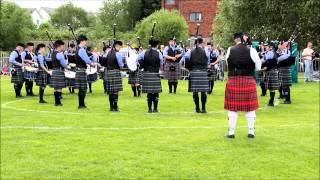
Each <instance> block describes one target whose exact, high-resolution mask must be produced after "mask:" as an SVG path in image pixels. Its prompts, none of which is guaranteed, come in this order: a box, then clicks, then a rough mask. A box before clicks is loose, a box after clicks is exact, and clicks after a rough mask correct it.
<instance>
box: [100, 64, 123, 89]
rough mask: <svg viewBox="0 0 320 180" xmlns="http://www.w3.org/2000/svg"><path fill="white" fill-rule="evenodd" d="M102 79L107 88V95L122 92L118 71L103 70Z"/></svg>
mask: <svg viewBox="0 0 320 180" xmlns="http://www.w3.org/2000/svg"><path fill="white" fill-rule="evenodd" d="M104 78H105V82H106V86H107V94H113V93H117V92H119V91H122V90H123V87H122V78H121V73H120V70H118V69H114V70H109V69H108V70H105V77H104Z"/></svg>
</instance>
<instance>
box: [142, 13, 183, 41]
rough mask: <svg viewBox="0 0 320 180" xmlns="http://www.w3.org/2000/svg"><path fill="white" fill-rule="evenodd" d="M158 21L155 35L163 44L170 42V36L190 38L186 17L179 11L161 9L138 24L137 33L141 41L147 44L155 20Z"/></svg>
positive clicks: (179, 38)
mask: <svg viewBox="0 0 320 180" xmlns="http://www.w3.org/2000/svg"><path fill="white" fill-rule="evenodd" d="M155 21H156V22H157V24H156V29H155V32H154V37H155V38H156V39H158V40H159V41H160V43H162V44H166V43H167V42H168V38H169V37H174V36H175V37H176V39H177V40H186V39H187V38H188V25H187V22H186V21H185V19H184V17H183V16H181V15H180V14H179V12H178V11H176V10H174V11H167V10H163V9H162V10H159V11H156V12H154V13H153V14H151V15H150V16H148V17H147V18H145V19H143V20H142V21H141V23H140V24H138V25H137V26H136V30H137V35H138V36H140V38H141V42H142V43H143V44H144V45H146V44H147V42H148V40H149V38H150V36H151V30H152V26H153V23H154V22H155Z"/></svg>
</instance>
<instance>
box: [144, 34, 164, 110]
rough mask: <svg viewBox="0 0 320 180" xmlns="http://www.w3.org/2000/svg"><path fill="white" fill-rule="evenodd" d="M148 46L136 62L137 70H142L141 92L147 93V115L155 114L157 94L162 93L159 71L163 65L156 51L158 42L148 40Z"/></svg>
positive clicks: (158, 52) (159, 53)
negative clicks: (137, 64) (137, 63)
mask: <svg viewBox="0 0 320 180" xmlns="http://www.w3.org/2000/svg"><path fill="white" fill-rule="evenodd" d="M149 45H150V48H149V49H147V50H146V51H144V52H141V53H140V54H139V56H138V62H139V64H140V66H139V68H140V69H143V76H142V92H143V93H147V102H148V113H157V112H159V110H158V103H159V93H161V92H162V87H161V79H160V74H159V70H160V66H161V65H162V64H163V56H162V54H161V52H160V51H159V50H158V49H157V46H158V45H159V41H158V40H156V39H150V40H149ZM152 104H153V109H152Z"/></svg>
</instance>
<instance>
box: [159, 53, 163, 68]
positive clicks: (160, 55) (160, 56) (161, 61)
mask: <svg viewBox="0 0 320 180" xmlns="http://www.w3.org/2000/svg"><path fill="white" fill-rule="evenodd" d="M158 53H159V59H160V64H161V65H162V64H163V56H162V54H161V52H160V51H158Z"/></svg>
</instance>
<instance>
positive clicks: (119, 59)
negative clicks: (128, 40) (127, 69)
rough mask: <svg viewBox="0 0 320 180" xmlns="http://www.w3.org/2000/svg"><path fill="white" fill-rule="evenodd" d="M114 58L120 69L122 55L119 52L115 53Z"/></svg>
mask: <svg viewBox="0 0 320 180" xmlns="http://www.w3.org/2000/svg"><path fill="white" fill-rule="evenodd" d="M116 58H117V62H118V65H119V67H121V68H122V67H123V66H124V63H123V56H122V54H121V53H120V52H116Z"/></svg>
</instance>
